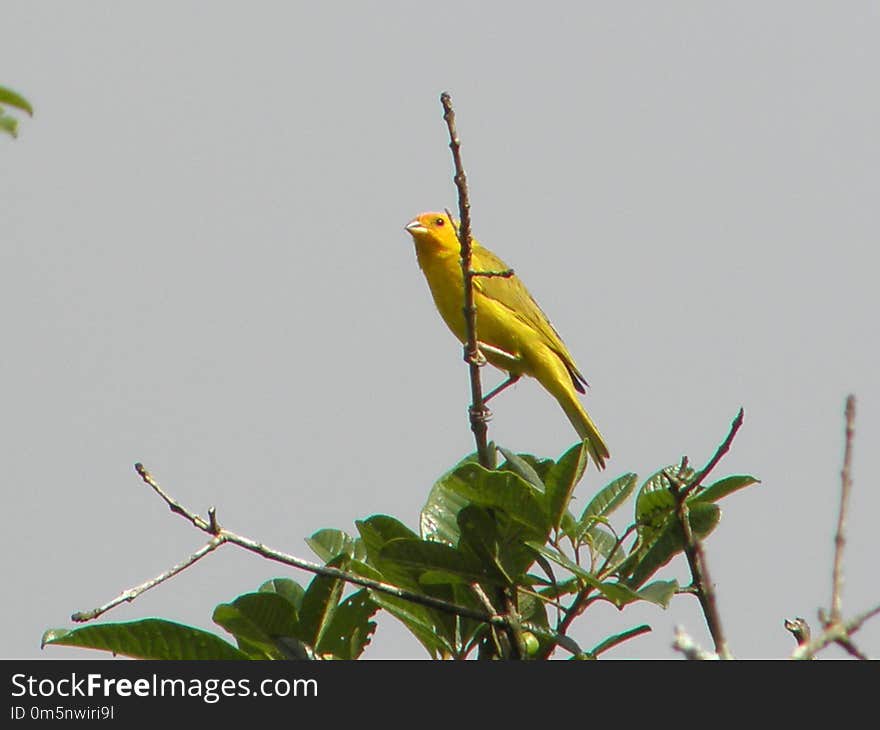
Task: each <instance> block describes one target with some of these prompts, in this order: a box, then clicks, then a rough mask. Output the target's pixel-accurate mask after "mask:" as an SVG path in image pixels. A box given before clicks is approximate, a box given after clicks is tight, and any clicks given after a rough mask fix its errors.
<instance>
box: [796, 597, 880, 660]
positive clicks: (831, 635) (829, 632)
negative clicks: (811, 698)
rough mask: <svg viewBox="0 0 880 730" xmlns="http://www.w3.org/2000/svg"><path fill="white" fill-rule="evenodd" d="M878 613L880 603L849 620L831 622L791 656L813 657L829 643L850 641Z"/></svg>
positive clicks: (879, 611)
mask: <svg viewBox="0 0 880 730" xmlns="http://www.w3.org/2000/svg"><path fill="white" fill-rule="evenodd" d="M877 614H880V605H877V606H874V608H872V609H870V610H868V611H865V612H864V613H860V614H859V615H858V616H855V617H854V618H851V619H850V620H849V621H843V622H839V623H832V624H829V625H828V626H827V627H826V628H825V630H824V631H823V632H822V633H821V634H820V635H819V636H817V637H816V638H815V639H812V640H811V641H810V642H809V643H807V644H803V645H801V646H798V647H797V649H795V650H794V651H793V652H792V654H791V658H792V659H812V658H813V657H814V656H815V655H816V654H817V653H818V652H820V651H821V650H822V649H824V648H825V647H826V646H828V645H829V644H832V643H835V642H840V641H841V640H843V641H844V642H848V641H849V640H850V636H851V635H852V634H854V633H855V632H856V631H858V630H859V629H860V628H861V627H862V624H863V623H865V621H867V620H868V619H869V618H873V617H874V616H876V615H877Z"/></svg>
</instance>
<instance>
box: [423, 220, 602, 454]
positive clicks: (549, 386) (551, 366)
mask: <svg viewBox="0 0 880 730" xmlns="http://www.w3.org/2000/svg"><path fill="white" fill-rule="evenodd" d="M406 230H407V231H409V233H410V235H412V237H413V241H414V243H415V247H416V257H417V258H418V262H419V266H420V267H421V269H422V272H423V273H424V275H425V279H427V281H428V286H429V287H430V289H431V295H432V296H433V297H434V304H435V305H436V307H437V310H438V311H439V312H440V316H441V317H443V321H445V322H446V325H447V326H448V327H449V329H450V330H452V333H453V334H454V335H455V336H456V337H457V338H458V339H459V340H460V341H461V342H464V341H465V339H466V337H467V333H466V327H465V320H464V311H463V309H464V285H463V281H462V274H461V262H460V253H461V247H460V244H459V241H458V236H457V235H456V232H455V227H454V225H453V223H452V221H450V220H449V217H448V216H447V215H446V214H445V213H422V214H421V215H419V216H418V217H416V218H415V219H414V220H413V221H412V222H410V223H409V225H407V227H406ZM471 268H472V269H473V270H474V271H506V270H508V268H509V267H508V266H507V264H505V263H504V262H503V261H502V260H501V259H500V258H498V256H496V255H495V254H494V253H492V252H491V251H490V250H489V249H487V248H484V247H483V246H482V245H480V244H479V243H478V242H477V241H476V240H474V241H473V244H472V250H471ZM474 305H475V307H476V311H477V314H476V329H477V339H478V340H479V342H480V343H481V344H482V345H484V347H483V348H482V349H481V351H482V353H483V355H485V357H486V359H487V360H488V361H489V362H490V363H492V364H493V365H494V366H495V367H497V368H500V369H501V370H505V371H507V372H508V373H510V374H511V375H516V376H519V375H529V376H531V377H533V378H535V379H536V380H537V381H538V382H539V383H540V384H541V385H542V386H543V387H544V389H545V390H547V391H548V392H549V393H550V394H551V395H552V396H553V397H554V398H556V400H557V401H558V402H559V404H560V405H561V406H562V409H563V411H565V414H566V416H568V419H569V420H570V421H571V423H572V425H573V426H574V427H575V430H576V431H577V432H578V435H579V436H580V437H581V438H582V439H586V440H587V441H588V443H589V448H590V455H591V456H592V458H593V461H594V462H595V463H596V466H598V467H599V468H600V469H603V468H604V467H605V459H607V458H608V457H609V456H610V454H609V452H608V446H607V445H606V444H605V440H604V439H603V438H602V435H601V434H600V433H599V430H598V429H597V428H596V425H595V424H594V423H593V421H592V419H591V418H590V416H589V415H588V414H587V412H586V411H585V410H584V407H583V406H582V405H581V402H580V400H579V399H578V395H577V393H578V391H580V392H581V393H583V392H584V388H583V386H584V385H586V380H585V379H584V376H583V375H581V373H580V371H579V370H578V369H577V366H576V365H575V362H574V358H572V356H571V354H570V353H569V352H568V349H567V348H566V347H565V344H564V343H563V342H562V338H561V337H560V336H559V333H558V332H557V331H556V330H555V329H554V327H553V325H552V324H551V323H550V320H549V319H548V318H547V315H545V314H544V312H543V311H541V308H540V307H539V306H538V303H537V302H536V301H535V300H534V298H533V297H532V295H531V294H529V292H528V289H526V287H525V284H523V283H522V281H521V280H520V279H519V277H518V276H516V275H515V274H514V275H513V276H509V277H476V278H475V279H474ZM485 346H488V347H485Z"/></svg>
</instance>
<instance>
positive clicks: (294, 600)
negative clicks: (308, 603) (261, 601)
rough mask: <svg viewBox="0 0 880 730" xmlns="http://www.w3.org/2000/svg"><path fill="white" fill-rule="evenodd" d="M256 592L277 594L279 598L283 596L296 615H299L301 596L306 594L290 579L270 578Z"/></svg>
mask: <svg viewBox="0 0 880 730" xmlns="http://www.w3.org/2000/svg"><path fill="white" fill-rule="evenodd" d="M258 590H259V591H260V592H262V593H277V594H278V595H279V596H283V597H284V598H286V599H287V600H288V601H290V603H291V604H293V607H294V609H296V611H297V613H299V609H300V606H302V599H303V595H305V592H306V590H305V588H303V587H302V586H301V585H300V584H299V583H297V582H296V581H295V580H291V579H290V578H272V580H267V581H266V582H265V583H263V585H261V586H260V587H259V589H258Z"/></svg>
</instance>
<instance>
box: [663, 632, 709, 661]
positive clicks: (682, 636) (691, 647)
mask: <svg viewBox="0 0 880 730" xmlns="http://www.w3.org/2000/svg"><path fill="white" fill-rule="evenodd" d="M672 648H673V649H675V650H676V651H680V652H681V653H682V654H684V656H685V659H691V660H696V661H706V660H712V659H720V657H719V656H718V654H715V653H714V652H711V651H706V650H705V649H703V648H701V647H700V645H699V644H697V642H695V641H694V640H693V639H692V638H691V637H690V636H688V634H687V633H686V632H685V630H684V629H683V628H682V627H681V626H676V627H675V640H674V641H673V642H672Z"/></svg>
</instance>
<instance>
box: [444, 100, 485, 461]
mask: <svg viewBox="0 0 880 730" xmlns="http://www.w3.org/2000/svg"><path fill="white" fill-rule="evenodd" d="M440 103H441V105H442V106H443V119H444V120H445V121H446V127H447V129H448V130H449V149H451V150H452V161H453V163H454V165H455V178H454V180H455V186H456V188H458V211H459V219H460V224H459V227H458V230H457V233H458V240H459V243H460V244H461V274H462V279H463V282H464V321H465V330H466V333H467V338H466V340H465V345H464V359H465V361H466V362H467V364H468V368H469V370H470V381H471V406H470V409H469V414H470V424H471V431H473V433H474V441H475V442H476V445H477V456H478V457H479V459H480V464H481V465H482V466H484V467H485V468H487V469H491V468H492V456H491V454H490V453H489V443H488V431H489V427H488V421H489V418H490V417H491V415H492V414H491V412H490V411H489V409H488V408H487V407H486V405H485V399H484V398H483V383H482V381H481V379H480V366H481V365H482V364H483V363H484V362H485V360H484V358H483V356H482V354H481V353H480V350H479V347H478V345H477V323H476V319H477V308H476V306H475V305H474V272H473V269H472V268H471V215H470V210H471V204H470V199H469V197H468V188H467V176H466V175H465V172H464V165H463V164H462V162H461V140H460V139H459V136H458V131H457V129H456V127H455V111H454V110H453V108H452V97H451V96H450V95H449V94H448V93H447V92H445V91H444V92H443V93H442V94H441V95H440Z"/></svg>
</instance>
